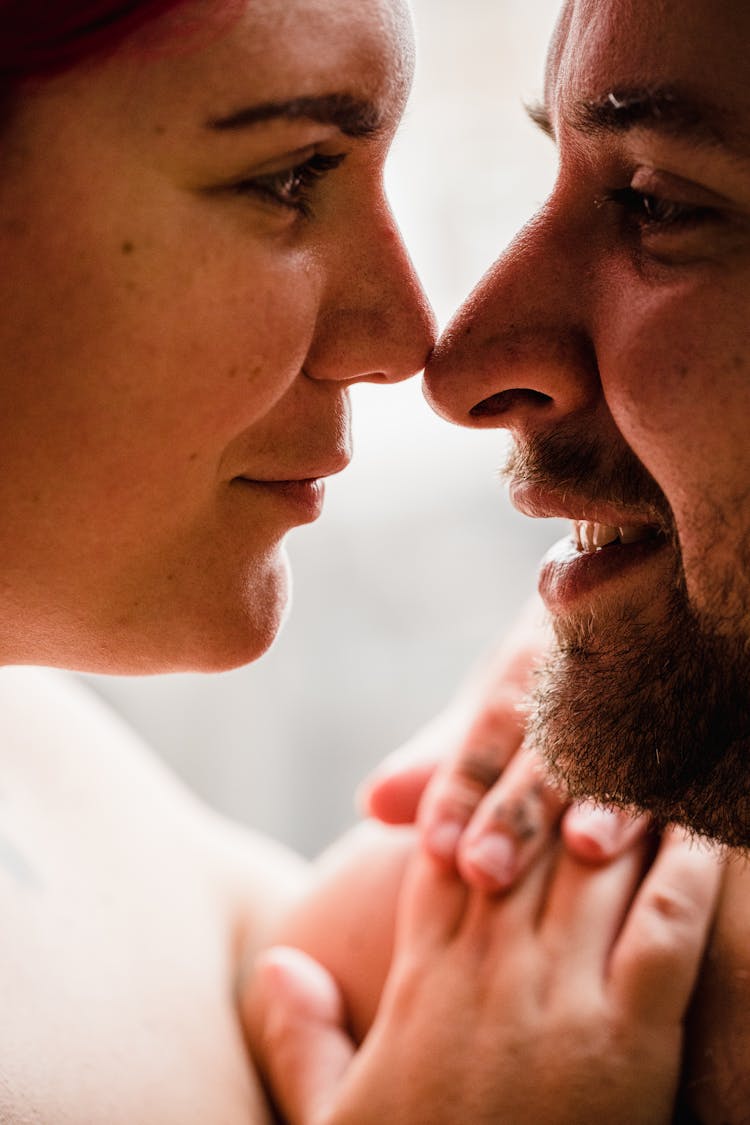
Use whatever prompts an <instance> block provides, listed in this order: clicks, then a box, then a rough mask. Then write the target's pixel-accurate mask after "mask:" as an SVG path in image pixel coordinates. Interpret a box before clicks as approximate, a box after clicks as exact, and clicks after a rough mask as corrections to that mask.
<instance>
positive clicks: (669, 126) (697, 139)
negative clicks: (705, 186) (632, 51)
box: [566, 86, 748, 148]
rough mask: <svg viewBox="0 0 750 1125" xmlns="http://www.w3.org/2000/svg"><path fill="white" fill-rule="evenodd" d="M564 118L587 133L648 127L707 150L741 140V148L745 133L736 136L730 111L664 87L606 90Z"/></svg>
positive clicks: (733, 118) (613, 131)
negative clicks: (741, 135) (707, 148)
mask: <svg viewBox="0 0 750 1125" xmlns="http://www.w3.org/2000/svg"><path fill="white" fill-rule="evenodd" d="M566 118H567V120H568V121H569V122H570V124H571V125H572V126H573V127H574V128H575V129H577V130H578V131H579V132H582V133H585V134H587V135H589V136H591V135H594V136H595V135H597V134H601V133H614V134H624V133H628V132H630V131H631V130H632V129H648V130H651V131H652V132H657V133H662V134H664V135H665V136H671V137H676V138H678V139H680V138H683V139H687V140H690V141H691V142H692V143H694V144H698V145H701V146H704V147H709V148H732V147H735V146H738V147H742V142H743V141H744V147H745V148H746V147H747V143H748V138H747V135H745V136H744V137H740V135H739V131H738V130H737V118H736V114H735V113H733V112H732V111H731V110H729V109H726V108H723V107H720V106H718V105H715V104H714V103H712V102H710V101H706V100H705V99H703V98H695V97H692V96H691V95H690V94H686V93H682V92H681V91H680V90H678V89H675V88H674V87H669V86H665V87H656V88H647V87H644V88H631V89H619V90H618V89H615V90H610V91H609V92H608V93H607V94H605V95H604V96H602V97H600V98H594V99H592V100H587V101H582V102H580V103H579V104H578V105H576V106H575V107H574V108H573V110H572V111H571V112H569V113H567V114H566ZM735 133H736V134H737V135H736V136H735V135H734V134H735Z"/></svg>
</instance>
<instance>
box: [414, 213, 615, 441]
mask: <svg viewBox="0 0 750 1125" xmlns="http://www.w3.org/2000/svg"><path fill="white" fill-rule="evenodd" d="M565 242H566V240H564V239H563V238H562V237H560V236H555V235H554V233H553V232H551V231H550V230H549V229H548V228H547V226H546V224H545V220H544V218H543V217H538V218H537V220H535V221H534V222H533V223H531V224H529V226H528V227H527V228H526V229H525V230H524V231H522V232H521V234H520V235H519V236H518V238H517V239H516V241H515V242H514V243H513V244H512V245H511V247H510V248H509V249H508V251H507V252H506V253H505V254H504V255H503V257H502V258H500V259H499V260H498V261H497V262H496V263H495V265H494V266H493V267H492V268H491V269H490V270H489V272H488V273H487V274H486V276H485V277H484V278H483V279H482V281H481V282H480V283H479V285H478V286H477V288H476V289H475V291H474V292H473V293H472V294H471V296H470V297H469V298H468V299H467V301H466V303H465V304H464V306H463V307H462V308H461V309H460V310H459V312H458V313H457V314H456V316H455V318H454V319H453V321H452V322H451V324H450V325H449V326H448V328H447V329H446V331H445V333H444V335H443V336H442V338H441V339H440V341H439V342H438V344H437V346H436V347H435V350H434V352H433V354H432V357H431V359H430V361H429V363H428V366H427V371H426V378H425V393H426V395H427V399H428V401H429V402H430V404H431V405H432V406H433V408H434V409H435V410H436V411H437V412H438V413H439V414H441V415H442V416H443V417H445V418H447V419H448V420H449V421H451V422H456V423H458V424H459V425H463V426H475V427H504V428H507V429H510V430H513V431H514V432H515V433H516V436H518V437H531V436H533V434H534V433H539V432H540V431H543V430H546V429H551V428H553V427H556V426H558V425H559V424H560V423H561V422H562V421H563V420H567V419H569V418H570V417H571V416H572V415H574V414H577V413H582V412H584V411H586V410H588V409H590V408H591V407H592V406H593V404H594V401H595V399H596V397H597V395H598V393H599V389H600V388H599V378H598V371H597V364H596V357H595V353H594V348H593V344H592V342H591V339H590V336H589V334H588V331H587V328H586V285H585V283H584V282H583V281H579V283H578V284H577V283H576V279H575V272H576V267H575V263H574V261H573V260H571V257H570V247H568V246H566V244H565ZM578 257H580V255H578Z"/></svg>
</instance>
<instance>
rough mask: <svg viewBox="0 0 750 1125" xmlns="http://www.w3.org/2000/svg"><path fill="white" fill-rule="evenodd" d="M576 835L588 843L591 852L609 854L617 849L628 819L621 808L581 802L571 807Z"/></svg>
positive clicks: (570, 815) (601, 854)
mask: <svg viewBox="0 0 750 1125" xmlns="http://www.w3.org/2000/svg"><path fill="white" fill-rule="evenodd" d="M568 817H569V818H570V819H572V821H573V825H574V829H575V833H576V836H577V837H578V838H579V839H580V840H583V841H585V842H586V843H587V844H588V845H590V847H591V849H592V854H594V853H595V854H597V855H600V856H602V857H604V856H609V855H611V854H612V853H613V852H615V851H616V850H617V848H618V847H619V845H620V841H621V839H622V837H623V832H624V829H625V826H626V824H627V823H628V821H629V820H630V817H629V815H628V814H627V813H625V812H623V810H622V809H609V808H603V807H602V806H601V805H590V804H587V803H583V804H580V805H577V806H576V807H575V808H572V809H571V810H570V811H569V813H568Z"/></svg>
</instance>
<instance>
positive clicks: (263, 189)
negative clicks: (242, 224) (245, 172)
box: [230, 153, 346, 218]
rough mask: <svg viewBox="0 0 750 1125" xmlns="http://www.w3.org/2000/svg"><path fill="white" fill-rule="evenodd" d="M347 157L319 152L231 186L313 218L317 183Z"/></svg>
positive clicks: (341, 154) (237, 190)
mask: <svg viewBox="0 0 750 1125" xmlns="http://www.w3.org/2000/svg"><path fill="white" fill-rule="evenodd" d="M345 159H346V153H340V154H338V155H336V156H324V155H323V154H322V153H315V154H314V155H313V156H311V157H310V159H309V160H305V161H304V163H302V164H296V165H295V166H294V167H293V168H284V169H283V170H282V171H280V172H268V173H266V174H264V175H260V176H252V177H249V178H248V179H245V180H239V181H238V182H237V183H234V184H231V185H230V190H231V191H232V192H234V193H235V194H237V195H255V196H260V197H261V198H262V199H265V200H266V201H268V202H270V203H273V204H276V205H278V206H280V207H286V208H289V209H290V210H292V211H298V212H299V213H300V214H301V215H304V216H305V217H306V218H309V217H310V215H311V213H312V196H313V189H314V187H315V184H316V182H317V181H318V180H321V179H322V178H323V177H324V176H326V175H327V174H328V173H329V172H332V171H333V170H334V168H338V167H339V165H340V164H341V163H342V162H343V161H344V160H345Z"/></svg>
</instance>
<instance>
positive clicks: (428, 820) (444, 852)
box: [359, 603, 644, 890]
mask: <svg viewBox="0 0 750 1125" xmlns="http://www.w3.org/2000/svg"><path fill="white" fill-rule="evenodd" d="M549 643H550V638H549V635H548V633H547V631H546V628H545V626H544V625H543V623H542V615H541V611H540V607H539V606H538V604H537V603H534V604H533V605H531V606H530V607H528V608H527V610H526V612H525V613H524V615H523V617H522V618H521V620H520V621H519V623H518V625H517V626H516V628H515V629H514V630H513V631H512V632H511V633H510V634H509V636H508V637H507V638H506V640H505V642H504V643H503V645H502V646H501V647H500V648H499V649H498V650H497V652H495V653H494V654H493V656H492V658H491V659H490V660H489V661H487V662H485V663H484V664H483V665H482V666H481V667H479V668H477V669H476V670H475V671H474V673H473V675H472V676H471V677H470V679H469V680H468V682H467V684H466V685H465V686H464V688H463V689H462V691H461V692H460V693H459V695H458V696H457V698H456V699H455V700H454V701H453V702H452V703H451V705H450V706H449V707H448V709H447V710H446V711H445V712H444V713H443V714H442V715H440V716H438V718H437V719H435V720H434V721H433V722H432V723H430V724H429V726H427V727H426V728H424V730H422V731H420V732H419V734H417V735H416V736H415V738H413V739H412V740H411V741H410V742H409V743H407V744H406V746H404V747H402V748H401V749H400V750H397V751H396V752H395V753H394V754H391V755H390V756H389V757H388V758H387V759H386V760H385V761H384V762H383V764H382V765H381V766H380V767H379V768H378V769H377V770H376V771H375V773H374V774H373V775H372V776H371V777H370V778H368V779H367V781H366V782H365V783H364V785H363V786H362V787H361V789H360V796H359V799H360V803H361V805H362V807H363V808H364V810H365V811H366V812H367V813H368V814H369V815H371V816H375V817H377V818H378V819H380V820H383V821H385V822H386V823H391V824H404V823H411V822H412V821H414V820H416V821H417V823H418V825H419V829H420V835H421V838H422V841H423V845H424V847H425V848H426V850H427V851H428V852H430V854H431V855H432V856H433V857H434V858H435V859H436V860H437V862H438V863H442V864H443V865H444V866H446V867H447V868H453V867H454V866H457V867H458V869H459V870H460V872H461V874H462V875H463V877H464V878H465V879H466V880H467V881H468V882H469V883H470V884H472V885H473V886H476V887H478V888H482V889H485V890H498V889H504V888H507V887H509V886H511V885H512V883H513V882H514V881H515V879H516V878H517V877H518V876H519V875H520V874H521V873H522V872H523V871H524V870H525V868H526V867H527V866H528V864H529V863H530V862H531V861H532V860H533V859H534V857H535V856H536V855H538V853H539V852H540V851H541V849H542V848H543V847H544V846H545V844H546V842H547V841H548V839H549V836H550V833H551V832H552V831H553V830H554V829H556V827H557V824H558V822H559V820H560V818H561V817H562V835H563V838H564V840H565V842H566V845H567V847H568V848H569V850H570V851H571V853H572V854H573V855H576V856H578V857H579V858H580V859H584V860H587V861H589V862H599V861H607V860H610V859H612V858H614V857H616V856H618V855H620V854H621V853H622V852H623V851H624V849H625V848H626V847H628V846H629V845H630V843H631V842H632V841H633V840H635V839H636V838H637V837H638V836H639V835H641V834H642V833H643V831H644V822H643V820H642V819H640V818H636V817H634V816H633V815H632V814H630V813H629V812H624V811H622V810H614V809H604V808H601V807H597V806H594V805H589V804H580V805H575V806H572V807H568V805H567V802H566V800H565V798H564V796H563V795H562V794H561V793H560V792H559V791H558V789H557V788H556V787H555V786H554V784H553V783H552V782H551V781H550V780H549V779H548V777H547V774H546V771H545V769H544V766H543V765H542V763H541V762H540V760H539V758H538V756H537V754H536V753H535V752H534V751H532V750H531V749H529V748H528V747H526V746H524V744H523V735H524V726H525V719H526V716H525V710H524V708H525V704H526V698H527V695H528V692H529V689H530V687H531V683H532V680H533V676H534V671H535V669H536V667H537V666H538V664H539V661H540V659H541V657H542V656H543V654H544V652H545V650H546V648H547V647H548V645H549Z"/></svg>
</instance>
